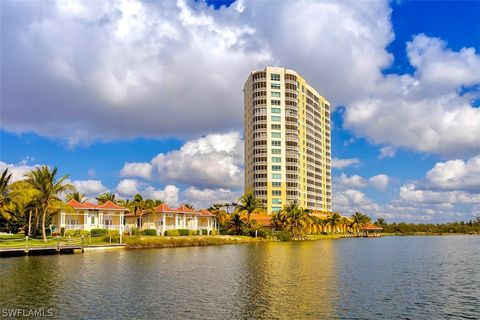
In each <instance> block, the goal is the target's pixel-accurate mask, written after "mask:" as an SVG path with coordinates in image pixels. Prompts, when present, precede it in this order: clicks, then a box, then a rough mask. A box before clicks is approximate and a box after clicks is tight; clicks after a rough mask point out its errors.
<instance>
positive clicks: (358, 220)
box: [351, 212, 370, 232]
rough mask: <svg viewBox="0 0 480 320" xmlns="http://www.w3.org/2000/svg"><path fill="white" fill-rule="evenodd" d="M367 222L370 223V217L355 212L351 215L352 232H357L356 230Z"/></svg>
mask: <svg viewBox="0 0 480 320" xmlns="http://www.w3.org/2000/svg"><path fill="white" fill-rule="evenodd" d="M368 222H370V217H369V216H367V215H364V214H363V213H361V212H355V213H354V214H353V215H352V224H351V226H352V228H353V231H354V232H357V231H358V228H361V227H363V226H365V225H366V224H367V223H368Z"/></svg>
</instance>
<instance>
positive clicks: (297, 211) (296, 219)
mask: <svg viewBox="0 0 480 320" xmlns="http://www.w3.org/2000/svg"><path fill="white" fill-rule="evenodd" d="M283 211H284V212H285V214H286V216H287V223H286V225H287V228H288V229H289V231H290V233H291V234H292V235H293V237H294V238H295V239H301V238H303V237H304V236H305V233H306V227H307V225H308V224H309V223H310V221H311V219H310V215H309V214H308V212H307V211H305V210H304V209H303V208H300V207H299V206H298V205H297V204H296V203H290V204H289V205H287V206H285V207H284V208H283Z"/></svg>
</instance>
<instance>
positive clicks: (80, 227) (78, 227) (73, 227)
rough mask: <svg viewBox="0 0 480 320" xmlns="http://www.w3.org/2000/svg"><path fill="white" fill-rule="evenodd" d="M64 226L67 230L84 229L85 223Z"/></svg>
mask: <svg viewBox="0 0 480 320" xmlns="http://www.w3.org/2000/svg"><path fill="white" fill-rule="evenodd" d="M64 228H65V230H83V229H84V225H83V224H66V225H65V227H64Z"/></svg>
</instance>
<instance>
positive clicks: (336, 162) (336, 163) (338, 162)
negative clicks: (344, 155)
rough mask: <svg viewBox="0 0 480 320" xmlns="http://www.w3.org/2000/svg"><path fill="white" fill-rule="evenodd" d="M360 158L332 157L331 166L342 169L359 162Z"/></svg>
mask: <svg viewBox="0 0 480 320" xmlns="http://www.w3.org/2000/svg"><path fill="white" fill-rule="evenodd" d="M359 163H360V160H359V159H358V158H349V159H338V158H333V159H332V168H336V169H343V168H346V167H349V166H353V165H356V164H359Z"/></svg>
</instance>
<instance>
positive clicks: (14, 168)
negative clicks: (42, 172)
mask: <svg viewBox="0 0 480 320" xmlns="http://www.w3.org/2000/svg"><path fill="white" fill-rule="evenodd" d="M37 166H38V165H33V166H30V165H27V164H25V163H24V162H20V163H19V164H8V163H5V162H3V161H0V172H3V171H4V170H5V169H8V171H9V173H11V174H12V178H11V181H12V182H13V181H18V180H23V179H24V178H25V174H26V173H28V172H30V171H32V170H33V169H35V167H37Z"/></svg>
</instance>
